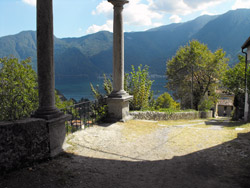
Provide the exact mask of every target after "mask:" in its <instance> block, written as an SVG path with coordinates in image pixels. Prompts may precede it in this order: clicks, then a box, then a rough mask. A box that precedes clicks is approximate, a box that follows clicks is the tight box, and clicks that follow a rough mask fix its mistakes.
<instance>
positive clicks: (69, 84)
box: [56, 75, 167, 101]
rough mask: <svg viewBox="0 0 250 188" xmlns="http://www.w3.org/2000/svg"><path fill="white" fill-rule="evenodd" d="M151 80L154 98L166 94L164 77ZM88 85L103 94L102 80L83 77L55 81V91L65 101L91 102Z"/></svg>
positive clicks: (154, 77)
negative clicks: (57, 91)
mask: <svg viewBox="0 0 250 188" xmlns="http://www.w3.org/2000/svg"><path fill="white" fill-rule="evenodd" d="M151 80H154V82H153V85H152V88H151V89H152V90H153V91H154V96H155V98H157V97H158V96H159V95H161V94H162V93H164V92H167V89H166V88H164V86H165V85H166V78H165V77H163V76H155V75H152V78H151ZM90 83H92V84H93V86H96V85H99V88H100V91H101V92H103V88H102V84H103V79H102V78H98V79H92V80H90V79H86V78H83V77H71V78H67V79H64V80H63V81H62V80H56V89H58V90H59V91H60V92H61V93H62V94H63V95H64V96H65V97H66V98H67V99H70V98H73V99H75V100H77V101H78V100H80V99H81V98H85V99H89V100H93V99H94V96H93V94H92V92H91V89H90ZM103 93H104V92H103Z"/></svg>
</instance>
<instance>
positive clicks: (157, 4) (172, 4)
mask: <svg viewBox="0 0 250 188" xmlns="http://www.w3.org/2000/svg"><path fill="white" fill-rule="evenodd" d="M225 1H226V0H175V1H173V0H151V2H152V6H151V8H152V9H154V10H158V11H162V12H164V13H169V14H176V15H187V14H190V13H192V12H195V11H205V10H206V9H207V8H209V7H212V6H215V5H218V4H220V3H223V2H225Z"/></svg>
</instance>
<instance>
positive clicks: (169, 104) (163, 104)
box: [156, 92, 180, 109]
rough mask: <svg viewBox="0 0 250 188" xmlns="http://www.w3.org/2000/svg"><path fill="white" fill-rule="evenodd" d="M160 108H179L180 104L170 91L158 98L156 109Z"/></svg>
mask: <svg viewBox="0 0 250 188" xmlns="http://www.w3.org/2000/svg"><path fill="white" fill-rule="evenodd" d="M160 108H170V109H179V108H180V104H179V103H177V102H175V101H174V99H173V98H172V97H171V95H170V94H169V93H167V92H165V93H163V94H162V95H160V96H159V97H158V98H157V99H156V109H160Z"/></svg>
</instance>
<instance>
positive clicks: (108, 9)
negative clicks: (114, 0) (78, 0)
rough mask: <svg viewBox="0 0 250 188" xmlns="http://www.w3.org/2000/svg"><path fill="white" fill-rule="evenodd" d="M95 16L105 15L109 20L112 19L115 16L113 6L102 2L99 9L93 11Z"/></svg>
mask: <svg viewBox="0 0 250 188" xmlns="http://www.w3.org/2000/svg"><path fill="white" fill-rule="evenodd" d="M92 14H93V15H98V14H104V15H105V16H107V17H108V18H112V15H113V5H112V4H111V3H109V2H108V1H102V2H101V3H100V4H99V5H98V6H97V7H96V10H94V11H92Z"/></svg>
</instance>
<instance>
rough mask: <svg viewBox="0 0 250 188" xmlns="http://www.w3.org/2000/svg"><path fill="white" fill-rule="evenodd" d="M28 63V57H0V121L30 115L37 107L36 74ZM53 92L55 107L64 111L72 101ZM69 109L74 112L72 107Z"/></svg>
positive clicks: (29, 61)
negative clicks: (20, 58)
mask: <svg viewBox="0 0 250 188" xmlns="http://www.w3.org/2000/svg"><path fill="white" fill-rule="evenodd" d="M30 63H31V60H30V58H28V59H26V60H23V61H19V60H18V59H17V58H15V57H10V58H7V57H4V58H0V112H1V113H0V121H9V120H18V119H23V118H27V117H30V115H31V114H32V113H33V112H34V111H35V110H36V109H37V108H38V105H39V104H38V83H37V74H36V72H35V71H34V70H33V69H32V67H31V65H30ZM55 93H56V95H55V99H56V104H55V105H56V107H57V108H59V109H61V110H62V111H64V112H65V113H66V112H67V111H68V110H69V109H68V106H72V105H73V101H72V100H69V101H68V100H66V98H65V97H64V96H63V95H62V94H57V91H55ZM62 99H63V100H62ZM70 110H72V111H73V112H74V109H73V108H71V109H70Z"/></svg>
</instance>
